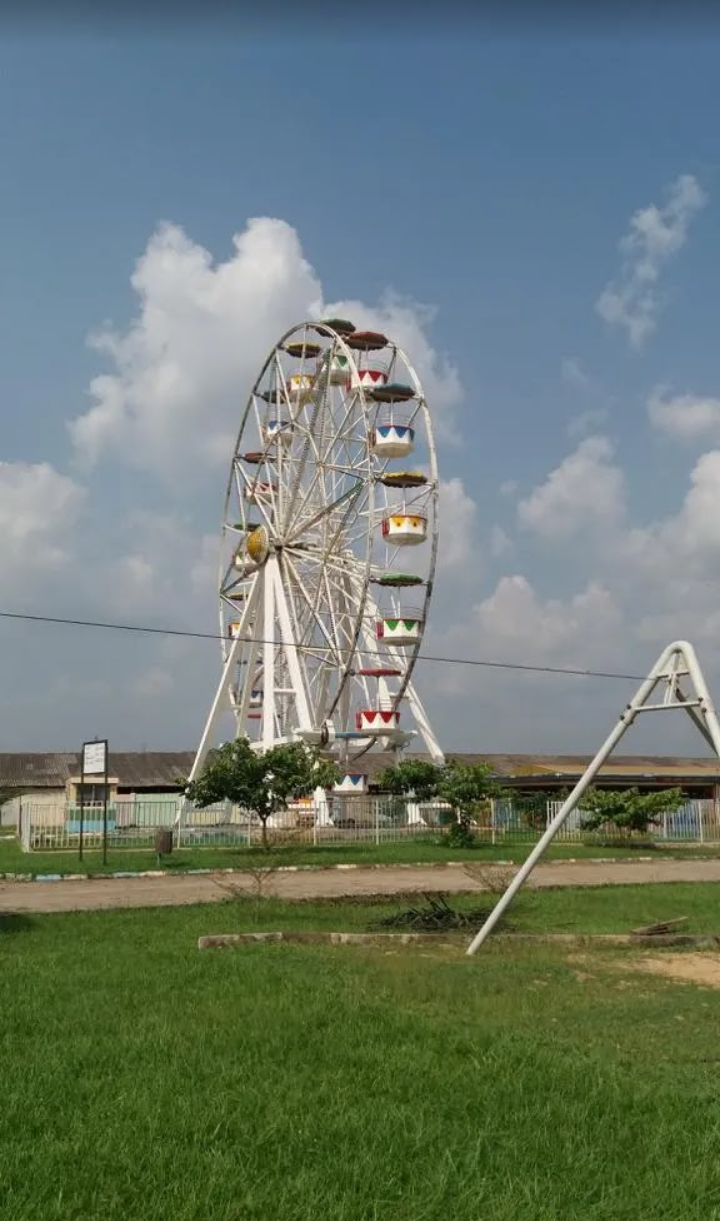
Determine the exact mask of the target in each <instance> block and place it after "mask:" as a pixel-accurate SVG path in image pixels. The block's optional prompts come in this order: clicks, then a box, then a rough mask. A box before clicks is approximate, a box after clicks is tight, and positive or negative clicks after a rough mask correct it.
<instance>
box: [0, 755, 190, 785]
mask: <svg viewBox="0 0 720 1221" xmlns="http://www.w3.org/2000/svg"><path fill="white" fill-rule="evenodd" d="M194 758H195V751H194V750H181V751H155V750H148V751H112V750H111V751H110V752H109V760H108V762H109V772H110V775H112V776H117V778H118V781H119V783H120V787H121V788H161V787H162V786H167V787H168V788H175V787H176V786H177V778H178V776H187V774H188V772H189V771H190V768H191V767H192V765H193V760H194ZM80 766H81V758H80V752H79V751H44V752H42V753H27V754H25V753H22V754H2V753H0V784H3V785H28V786H31V787H33V788H50V789H55V788H64V787H65V784H66V783H67V781H68V780H69V779H70V778H71V777H72V776H78V775H79V774H80Z"/></svg>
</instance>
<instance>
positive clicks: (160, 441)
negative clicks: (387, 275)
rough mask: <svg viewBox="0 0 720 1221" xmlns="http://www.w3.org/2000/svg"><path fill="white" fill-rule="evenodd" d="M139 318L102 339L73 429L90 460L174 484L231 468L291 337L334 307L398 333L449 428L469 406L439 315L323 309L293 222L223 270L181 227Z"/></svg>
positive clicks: (248, 240)
mask: <svg viewBox="0 0 720 1221" xmlns="http://www.w3.org/2000/svg"><path fill="white" fill-rule="evenodd" d="M131 284H132V287H133V289H134V292H135V294H136V297H137V299H138V311H137V315H136V317H135V318H134V320H133V321H132V323H131V324H130V325H129V326H128V327H127V328H125V329H124V330H123V329H118V328H112V327H109V326H108V327H106V328H105V329H104V330H103V331H101V332H100V333H99V334H97V335H95V336H93V337H92V338H91V340H90V342H91V345H92V346H93V347H94V348H95V350H96V351H97V352H98V354H99V355H100V356H101V357H102V358H104V360H105V361H106V362H107V364H108V366H109V368H108V369H107V370H106V371H104V372H102V373H100V374H99V375H98V376H97V377H95V378H94V379H93V381H92V382H91V385H90V397H91V399H92V406H91V407H90V408H89V410H88V411H86V412H85V413H84V414H82V415H79V416H77V417H76V418H75V419H74V420H72V421H71V423H70V424H69V428H70V435H71V438H72V441H73V444H74V446H75V449H76V452H77V455H78V457H79V459H80V460H81V461H84V462H85V463H88V464H92V463H95V462H97V461H98V460H99V459H100V458H102V457H107V456H108V455H111V456H112V458H113V459H114V460H115V461H117V462H121V463H125V464H127V465H130V466H135V467H138V468H141V469H145V470H147V471H152V472H159V473H161V474H163V475H165V476H168V477H170V476H171V475H174V474H177V473H178V472H181V471H183V470H188V469H190V468H193V467H195V468H197V467H198V466H199V467H200V468H203V467H204V468H206V469H211V468H213V467H216V466H218V465H219V466H224V465H226V464H227V463H228V461H229V457H230V454H231V452H232V445H233V442H234V438H235V433H236V430H237V427H238V424H239V420H240V417H241V412H242V409H243V407H244V404H245V402H246V399H247V396H248V394H249V391H250V389H251V387H252V384H253V382H254V381H255V378H256V377H257V375H258V374H259V372H260V369H261V367H262V364H263V362H264V360H265V358H266V356H267V354H268V352H269V351H270V349H271V348H272V346H273V345H274V344H275V343H276V342H277V340H278V339H279V338H280V337H281V335H282V334H283V333H284V332H285V331H286V330H287V329H288V328H289V327H291V326H292V325H293V324H294V323H296V322H300V321H302V320H303V319H304V318H308V317H319V316H321V315H322V314H323V313H324V312H325V311H326V310H327V311H329V312H331V313H333V314H343V315H346V316H349V317H351V318H352V319H353V321H354V322H355V323H356V325H358V326H359V327H362V328H372V329H381V330H386V331H387V332H388V333H389V334H390V336H391V337H392V338H393V339H395V340H396V341H397V342H398V343H400V345H401V346H402V347H405V348H406V349H407V351H408V354H409V356H410V359H411V360H412V362H413V363H414V365H415V366H416V368H417V371H418V373H419V375H420V378H421V380H422V381H423V383H424V386H425V390H426V394H427V398H428V402H429V405H430V408H431V410H432V411H433V412H436V413H437V418H438V421H439V422H440V423H441V422H442V419H443V417H444V416H447V413H448V412H449V411H450V410H451V409H452V407H453V406H454V405H455V404H456V403H457V402H458V401H459V399H460V397H461V387H460V382H459V377H458V374H457V371H456V370H455V369H454V368H453V366H452V365H450V364H449V363H448V362H447V361H445V360H444V359H443V358H441V357H440V356H438V354H437V353H436V352H435V350H434V349H433V347H432V345H431V344H430V341H429V339H428V334H427V331H428V327H429V325H430V323H431V321H432V317H433V313H432V310H430V309H429V308H428V307H425V306H421V305H418V304H416V303H413V302H408V301H406V300H403V299H401V298H398V297H395V296H393V295H387V296H385V297H384V298H383V299H382V300H381V302H380V303H379V305H377V306H375V307H373V306H370V305H365V304H363V303H362V302H359V301H341V302H336V303H334V304H332V305H324V304H323V292H322V286H321V283H320V281H319V279H318V277H317V275H316V273H315V272H314V270H313V269H312V267H311V266H310V264H309V263H308V262H307V260H306V259H305V257H304V255H303V252H302V248H301V244H300V239H299V237H298V234H297V233H296V231H295V230H294V229H293V228H292V226H291V225H289V224H287V223H286V222H285V221H282V220H274V219H271V218H268V217H261V218H256V219H254V220H250V221H248V223H247V226H246V228H245V229H244V230H243V232H242V233H239V234H236V236H235V237H234V239H233V251H232V253H231V255H230V257H229V258H228V259H226V260H225V261H224V262H223V261H217V262H215V261H214V260H213V258H212V256H211V254H210V252H209V251H208V250H206V249H204V248H203V247H202V246H200V245H198V244H197V243H196V242H193V241H192V239H191V238H190V237H188V235H187V234H186V233H185V232H184V231H183V230H182V229H181V228H180V227H179V226H177V225H171V224H165V225H162V226H161V227H160V228H159V229H158V230H157V232H156V233H155V234H154V235H153V236H152V238H151V239H150V241H149V243H148V245H147V248H146V250H145V251H144V253H143V254H142V256H141V257H140V259H139V260H138V262H137V265H136V267H135V270H134V273H133V275H132V278H131Z"/></svg>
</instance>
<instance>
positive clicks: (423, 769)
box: [375, 759, 442, 801]
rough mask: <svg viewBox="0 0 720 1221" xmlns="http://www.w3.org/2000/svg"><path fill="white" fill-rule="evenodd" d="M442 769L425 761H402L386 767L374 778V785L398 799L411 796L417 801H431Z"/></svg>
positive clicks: (435, 792)
mask: <svg viewBox="0 0 720 1221" xmlns="http://www.w3.org/2000/svg"><path fill="white" fill-rule="evenodd" d="M441 775H442V768H441V767H439V766H438V765H437V764H436V763H429V762H428V761H427V760H426V759H403V760H402V761H401V762H400V763H396V764H395V765H394V766H393V767H386V768H385V770H384V771H382V772H379V773H378V775H377V776H376V778H375V780H376V783H377V784H378V785H379V786H380V788H381V789H384V790H385V791H386V792H387V793H394V794H395V796H398V797H408V796H410V794H412V795H413V796H414V797H416V798H417V799H418V801H431V800H432V798H433V797H435V796H436V794H437V791H438V785H439V783H440V777H441Z"/></svg>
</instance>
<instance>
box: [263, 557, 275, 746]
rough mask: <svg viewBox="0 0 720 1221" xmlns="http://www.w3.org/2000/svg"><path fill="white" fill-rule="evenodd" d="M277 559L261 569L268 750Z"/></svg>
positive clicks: (272, 735)
mask: <svg viewBox="0 0 720 1221" xmlns="http://www.w3.org/2000/svg"><path fill="white" fill-rule="evenodd" d="M276 564H277V560H276V559H275V556H274V555H271V556H270V557H269V559H268V560H267V562H266V564H265V567H264V569H263V592H262V598H263V613H262V626H263V630H262V635H261V640H262V651H263V713H262V715H263V719H262V735H261V737H262V747H263V750H270V749H271V748H272V746H273V743H274V741H275V596H274V595H275V585H274V581H273V577H274V569H275V566H276Z"/></svg>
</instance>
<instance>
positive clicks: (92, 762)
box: [80, 738, 108, 865]
mask: <svg viewBox="0 0 720 1221" xmlns="http://www.w3.org/2000/svg"><path fill="white" fill-rule="evenodd" d="M86 776H102V778H103V865H106V864H107V829H108V827H107V794H108V744H107V738H104V739H103V740H102V741H99V740H98V739H97V738H96V739H95V741H94V742H83V748H82V769H81V775H80V860H82V859H83V838H84V829H85V777H86Z"/></svg>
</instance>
